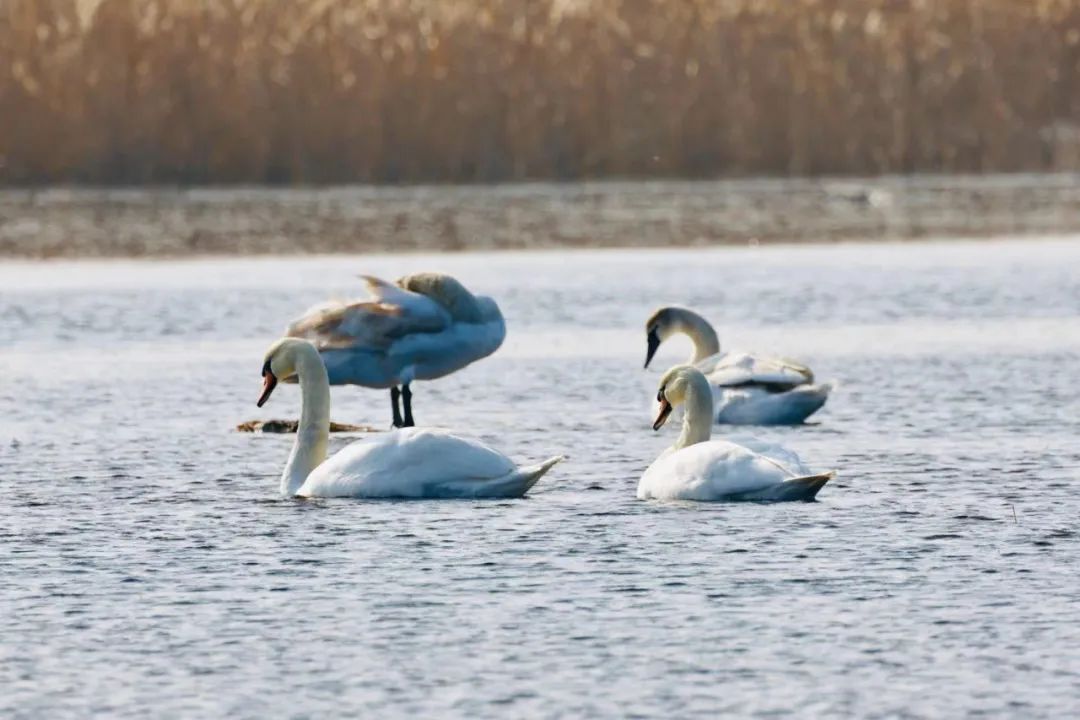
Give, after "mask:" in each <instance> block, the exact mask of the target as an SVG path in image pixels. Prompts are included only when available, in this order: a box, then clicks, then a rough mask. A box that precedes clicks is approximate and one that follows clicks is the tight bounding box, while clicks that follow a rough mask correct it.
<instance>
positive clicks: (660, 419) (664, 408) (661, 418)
mask: <svg viewBox="0 0 1080 720" xmlns="http://www.w3.org/2000/svg"><path fill="white" fill-rule="evenodd" d="M671 410H672V408H671V403H669V402H668V401H667V398H666V397H661V398H660V412H658V413H657V414H656V421H655V422H653V424H652V429H653V430H659V429H660V428H662V427H664V423H666V422H667V419H668V415H670V414H671Z"/></svg>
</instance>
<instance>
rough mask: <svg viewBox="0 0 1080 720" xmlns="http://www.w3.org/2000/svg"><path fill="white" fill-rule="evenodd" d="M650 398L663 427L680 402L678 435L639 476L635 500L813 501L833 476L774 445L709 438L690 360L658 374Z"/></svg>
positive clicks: (699, 378) (707, 398)
mask: <svg viewBox="0 0 1080 720" xmlns="http://www.w3.org/2000/svg"><path fill="white" fill-rule="evenodd" d="M656 399H657V400H658V401H659V402H660V410H659V413H658V414H657V416H656V422H654V423H653V429H654V430H659V429H660V428H661V427H663V425H664V423H665V422H667V419H668V416H669V415H671V411H672V408H674V407H675V406H676V405H679V404H685V405H686V414H685V417H684V418H683V427H682V433H681V434H680V435H679V439H678V440H677V441H676V442H675V444H674V445H673V446H671V447H670V448H668V449H667V450H665V451H664V452H663V453H661V454H660V457H658V458H656V460H655V461H654V462H653V464H652V465H650V466H649V467H648V469H647V470H645V473H644V474H643V475H642V476H641V481H640V482H639V483H638V491H637V496H638V498H639V499H641V500H648V499H657V500H758V501H781V500H813V499H814V496H815V495H817V492H818V490H820V489H821V488H822V487H823V486H824V485H825V483H827V482H828V481H829V480H830V479H831V478H832V477H833V475H834V473H832V472H828V473H823V474H813V473H812V472H811V471H810V470H808V469H807V468H806V467H805V466H804V465H803V464H802V462H801V461H800V460H799V457H798V455H796V454H795V453H793V452H791V451H790V450H786V449H784V448H782V447H780V446H778V445H772V444H769V443H761V442H754V441H751V442H749V443H747V444H746V445H749V446H750V447H747V446H746V445H739V444H736V443H733V442H728V441H726V440H710V439H709V436H710V434H711V433H712V413H713V408H712V392H711V390H710V388H709V381H708V380H707V379H706V378H705V376H704V375H703V374H702V373H701V371H700V370H698V369H697V368H695V367H693V366H691V365H676V366H675V367H673V368H671V369H670V370H668V371H667V372H666V373H664V377H663V378H662V379H661V380H660V390H659V392H658V393H657V395H656Z"/></svg>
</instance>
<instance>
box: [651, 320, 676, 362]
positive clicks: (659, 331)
mask: <svg viewBox="0 0 1080 720" xmlns="http://www.w3.org/2000/svg"><path fill="white" fill-rule="evenodd" d="M677 312H678V308H675V307H671V306H668V307H662V308H660V309H659V310H656V311H655V312H653V314H652V315H650V316H649V319H648V320H646V321H645V340H646V342H647V343H648V348H647V349H646V351H645V367H649V363H651V362H652V359H653V355H655V354H656V351H657V350H658V349H659V348H660V344H661V343H662V342H664V341H665V340H667V339H668V338H669V337H670V336H671V335H672V334H673V333H675V332H677V330H676V327H675V325H676V323H677V319H676V315H677Z"/></svg>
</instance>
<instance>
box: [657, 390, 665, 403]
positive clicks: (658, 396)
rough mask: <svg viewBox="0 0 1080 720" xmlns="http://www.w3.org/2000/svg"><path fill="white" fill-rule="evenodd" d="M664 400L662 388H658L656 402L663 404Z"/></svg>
mask: <svg viewBox="0 0 1080 720" xmlns="http://www.w3.org/2000/svg"><path fill="white" fill-rule="evenodd" d="M664 400H665V398H664V388H660V390H659V392H657V393H656V402H664Z"/></svg>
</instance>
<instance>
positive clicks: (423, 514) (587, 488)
mask: <svg viewBox="0 0 1080 720" xmlns="http://www.w3.org/2000/svg"><path fill="white" fill-rule="evenodd" d="M418 269H439V270H444V271H447V272H451V273H454V274H456V275H458V276H459V277H460V278H461V279H462V280H463V281H464V282H465V283H466V284H468V285H469V286H470V287H472V288H473V289H474V290H476V291H478V292H485V293H489V294H491V295H493V296H495V297H496V298H497V299H498V300H499V302H500V303H501V305H502V307H503V310H504V313H505V315H506V318H507V322H508V327H509V335H508V338H507V341H506V344H505V345H504V347H503V348H502V349H501V350H500V351H499V353H497V354H496V355H495V356H493V357H491V358H489V359H487V360H484V361H482V362H480V363H477V364H476V365H474V366H472V367H470V368H469V369H468V370H466V371H464V372H461V373H459V374H456V375H454V376H452V377H450V378H446V379H444V380H442V381H438V382H435V383H426V384H417V385H416V387H415V398H414V407H415V410H416V415H417V420H418V421H419V422H420V423H421V424H439V425H443V426H446V427H451V428H454V429H456V430H457V431H459V432H460V433H462V434H467V435H471V436H475V437H479V438H480V439H482V440H484V441H486V442H488V443H490V444H491V445H493V446H495V447H497V448H499V449H501V450H503V451H504V452H506V453H507V454H509V455H510V456H511V457H513V458H515V459H516V460H518V461H521V462H525V461H536V460H539V459H541V458H543V457H547V456H549V455H551V454H555V453H565V454H566V455H568V456H569V459H568V460H567V461H566V462H565V463H563V464H561V465H559V466H557V467H556V468H555V469H554V470H553V471H552V472H551V473H550V474H549V475H548V476H546V477H545V478H544V479H543V480H542V481H541V482H540V484H539V485H538V486H537V487H536V488H535V489H534V491H533V492H532V493H531V494H530V496H529V497H528V498H526V499H523V500H513V501H442V502H434V501H433V502H361V501H343V500H334V501H330V500H323V501H308V502H303V501H296V500H282V499H280V498H279V497H277V495H276V489H277V476H278V473H279V472H280V468H281V466H282V465H283V463H284V461H285V458H286V455H287V454H288V450H289V445H290V443H291V442H292V440H291V438H290V437H287V436H273V435H251V434H242V433H237V432H234V431H233V430H232V427H233V426H234V425H235V424H236V423H237V422H239V421H241V420H247V419H252V418H269V417H290V416H291V417H295V416H296V414H297V411H298V403H299V393H298V391H297V389H296V388H295V387H282V388H280V389H279V390H278V391H277V393H275V396H274V398H273V399H272V400H271V402H270V403H269V404H268V405H267V406H266V407H264V408H263V409H262V410H257V409H256V408H255V405H254V402H255V399H256V397H257V395H258V393H259V389H260V377H259V371H260V368H261V365H262V354H263V351H264V349H265V347H266V346H267V345H268V344H269V343H270V342H271V341H272V340H273V339H274V338H275V337H276V335H277V333H278V332H280V330H281V328H283V327H284V324H285V322H286V321H287V320H288V319H289V318H290V317H291V316H293V315H294V314H296V313H297V312H298V311H300V310H302V309H304V308H305V307H306V306H307V305H309V304H311V303H313V302H316V301H318V300H320V299H322V298H324V297H325V296H327V295H330V294H335V293H341V294H349V293H353V292H355V291H357V290H358V288H359V284H360V283H359V281H358V280H356V278H355V276H356V275H357V274H359V273H361V272H363V273H373V274H378V275H385V276H388V277H397V276H398V275H400V274H403V273H405V272H409V271H413V270H418ZM667 302H681V303H684V304H687V305H690V306H692V307H695V308H697V309H699V310H700V311H701V312H702V313H703V314H705V315H706V316H708V317H710V318H711V319H712V320H713V321H714V323H715V324H716V326H717V328H718V330H719V331H720V335H721V341H722V342H723V344H724V345H725V346H726V347H729V348H732V349H759V350H766V351H775V352H778V353H782V354H784V355H787V356H791V357H794V358H798V359H800V360H803V361H805V362H807V363H808V364H810V365H811V366H812V367H813V368H814V369H815V370H816V371H817V374H818V376H819V377H820V378H822V379H826V380H828V379H832V380H835V381H836V382H837V384H838V389H837V391H836V392H835V394H834V396H833V397H832V399H831V400H830V401H829V404H828V405H827V406H826V407H825V409H824V410H823V411H822V412H821V413H819V414H818V415H817V416H815V418H814V420H815V423H814V424H813V425H810V426H806V427H800V428H773V429H761V430H753V431H751V432H753V433H754V434H756V435H758V436H761V437H765V438H767V439H771V440H776V441H780V442H783V443H785V444H787V445H789V446H790V447H792V448H793V449H795V450H798V451H799V452H800V453H801V454H802V456H803V458H804V460H805V461H806V462H807V463H808V464H809V465H810V466H811V467H814V468H819V469H829V468H835V469H836V470H837V471H838V477H837V478H836V480H835V481H833V482H832V483H830V484H829V485H828V486H826V488H825V489H824V490H823V491H822V492H821V494H820V496H819V501H818V502H816V503H812V504H802V503H797V504H782V505H771V506H769V505H753V504H731V505H693V504H670V505H665V504H653V503H643V502H639V501H637V500H636V499H635V496H634V491H635V487H636V483H637V480H638V478H639V476H640V474H641V472H642V470H643V469H644V468H645V467H646V466H647V465H648V463H649V462H650V461H651V460H652V459H653V458H654V457H655V456H656V455H657V454H658V453H659V452H660V451H661V450H662V449H663V448H664V447H666V446H667V445H668V444H670V442H671V441H672V440H673V438H674V435H675V433H676V432H677V428H676V427H674V426H673V427H667V428H665V429H664V430H663V431H662V432H661V433H653V432H652V431H651V429H650V428H649V424H650V420H651V418H650V410H651V404H650V400H651V399H652V397H653V396H654V394H655V383H656V380H657V378H658V376H659V374H660V372H662V370H663V369H664V368H666V367H667V366H668V365H670V364H674V363H675V362H678V361H681V360H683V359H684V358H685V356H686V355H687V354H688V352H689V349H690V346H689V344H688V343H685V342H683V343H678V342H674V343H672V344H671V345H670V346H667V345H666V346H665V347H664V348H662V349H661V352H660V355H659V356H658V359H657V361H656V363H655V365H654V368H653V369H652V370H649V371H643V370H642V369H641V362H642V360H643V358H644V353H645V337H644V328H643V323H644V320H645V317H646V316H647V314H648V312H649V311H650V310H651V309H652V308H654V307H655V306H657V305H659V304H661V303H667ZM1078 360H1080V240H1072V239H1060V240H1047V241H1033V240H1025V241H1012V242H979V243H952V244H913V245H859V244H851V245H836V246H805V247H777V248H745V249H719V250H685V251H684V250H679V251H633V252H623V251H606V252H589V251H582V252H574V253H550V254H542V253H534V254H529V253H520V254H519V253H512V254H502V255H483V254H472V255H452V256H403V257H391V256H379V257H364V258H360V257H356V258H342V257H328V258H305V259H272V260H200V261H184V262H161V263H139V262H112V263H54V264H40V265H34V264H18V263H6V264H3V265H0V377H2V378H3V379H2V381H0V494H2V496H3V498H4V499H3V508H4V512H3V519H2V520H0V716H2V717H5V718H44V717H49V718H60V717H87V716H90V715H99V716H109V717H220V716H224V715H229V716H233V717H253V718H254V717H331V716H343V715H359V716H364V717H392V716H414V717H468V718H477V717H529V718H546V717H552V718H554V717H570V718H579V717H601V716H607V717H627V716H637V717H658V718H671V717H680V718H687V717H715V716H717V715H718V714H720V713H722V712H728V713H731V714H734V715H737V716H743V717H746V716H762V717H764V716H769V717H776V716H784V715H788V714H792V715H799V716H802V717H808V716H835V717H971V716H999V717H1025V718H1032V717H1047V718H1050V717H1066V716H1069V715H1072V714H1075V713H1076V711H1077V710H1080V580H1078V578H1080V535H1078V533H1080V528H1078V522H1077V518H1078V517H1080V390H1078V388H1080V362H1078ZM333 400H334V403H335V405H334V410H333V416H334V419H335V420H340V421H346V422H360V423H372V424H375V425H379V426H384V425H386V424H388V422H389V407H388V405H389V400H388V398H387V397H386V393H384V392H376V391H368V390H363V389H357V388H340V389H336V390H335V391H334V394H333ZM725 432H726V431H725ZM742 432H745V431H742ZM347 441H348V438H346V437H342V438H335V440H334V445H335V448H336V447H337V446H339V445H340V444H342V443H344V442H347ZM332 449H334V448H332Z"/></svg>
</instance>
